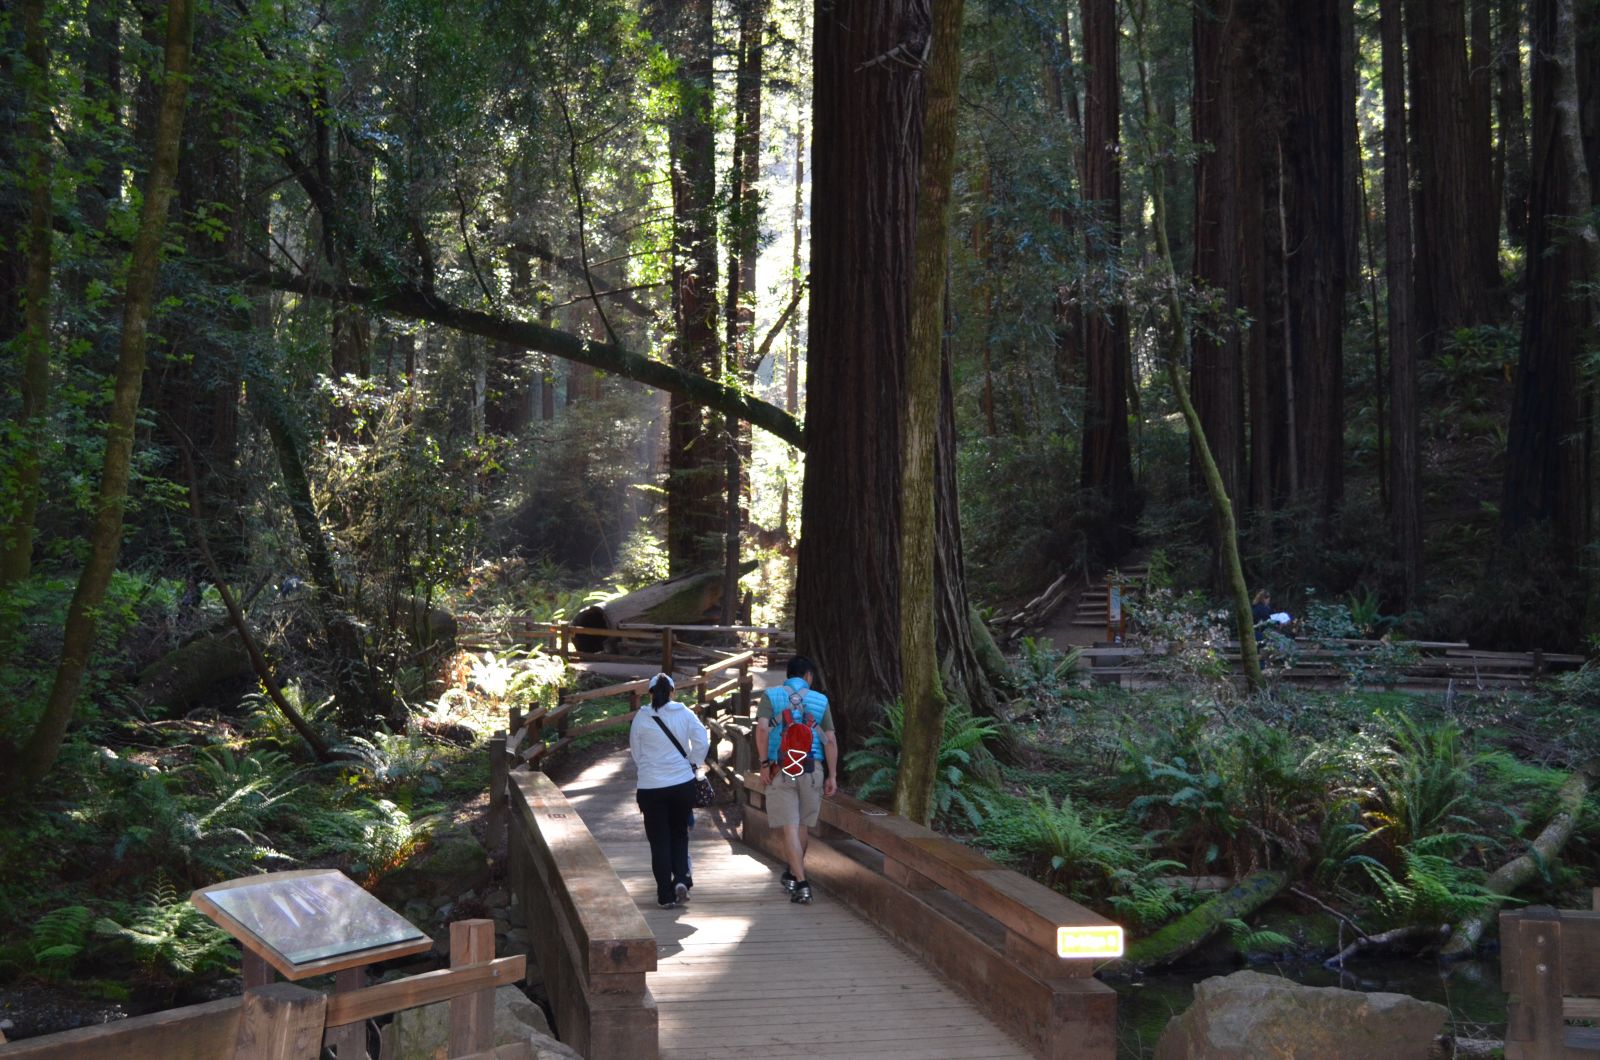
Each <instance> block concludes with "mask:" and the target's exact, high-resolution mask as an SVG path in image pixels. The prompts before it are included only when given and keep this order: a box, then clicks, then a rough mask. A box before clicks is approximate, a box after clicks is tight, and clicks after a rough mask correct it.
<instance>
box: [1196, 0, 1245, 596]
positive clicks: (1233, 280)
mask: <svg viewBox="0 0 1600 1060" xmlns="http://www.w3.org/2000/svg"><path fill="white" fill-rule="evenodd" d="M1234 8H1235V0H1219V2H1217V3H1214V4H1208V3H1201V4H1196V5H1195V9H1194V100H1193V103H1192V105H1191V108H1190V109H1191V114H1192V117H1193V134H1194V141H1195V143H1196V145H1199V146H1200V147H1201V151H1200V153H1199V154H1198V155H1197V156H1196V158H1195V167H1194V168H1195V172H1194V219H1195V233H1194V282H1195V286H1196V288H1197V289H1199V290H1201V291H1205V292H1207V293H1208V294H1209V295H1210V296H1211V297H1214V298H1215V299H1216V304H1217V306H1218V309H1219V313H1218V314H1217V315H1216V317H1215V318H1213V319H1208V320H1207V321H1206V326H1205V327H1203V328H1201V329H1199V330H1197V331H1196V332H1195V334H1194V351H1193V355H1192V360H1191V368H1190V373H1191V374H1190V379H1191V385H1192V391H1193V397H1194V404H1195V411H1196V412H1197V413H1198V414H1199V416H1200V423H1201V425H1202V426H1203V427H1204V428H1205V435H1206V439H1207V441H1209V442H1210V444H1211V451H1212V454H1213V455H1214V457H1215V458H1216V462H1217V471H1218V473H1219V474H1220V475H1221V476H1222V483H1223V486H1224V488H1225V489H1226V490H1227V492H1228V497H1229V498H1230V499H1231V500H1232V501H1233V502H1234V504H1235V505H1238V504H1241V503H1242V502H1243V500H1244V475H1245V429H1244V428H1245V404H1244V370H1243V369H1244V366H1243V360H1242V357H1241V351H1242V349H1243V342H1244V336H1243V335H1242V334H1241V329H1240V328H1239V327H1238V325H1237V324H1236V323H1235V318H1234V316H1233V314H1234V312H1235V310H1236V309H1238V308H1239V307H1240V306H1241V304H1242V292H1241V268H1240V261H1239V251H1240V218H1239V211H1240V209H1241V201H1240V195H1241V193H1242V192H1243V191H1244V190H1245V189H1244V188H1243V186H1242V185H1241V181H1240V169H1241V168H1242V167H1241V166H1240V163H1239V151H1240V144H1239V140H1238V131H1239V129H1240V122H1239V114H1238V106H1237V102H1236V99H1235V92H1234V79H1235V77H1236V76H1237V75H1236V73H1235V70H1236V68H1237V65H1238V63H1239V62H1240V52H1239V45H1240V43H1241V35H1240V27H1239V20H1238V18H1237V17H1236V15H1235V11H1234ZM1245 208H1249V207H1245ZM1190 446H1191V449H1193V448H1194V442H1193V440H1192V439H1191V442H1190ZM1191 462H1192V468H1193V471H1192V474H1193V478H1194V480H1195V481H1197V482H1198V481H1200V480H1201V471H1200V455H1199V453H1198V451H1195V452H1193V453H1192V454H1191ZM1213 544H1214V545H1218V546H1220V542H1213ZM1216 555H1217V556H1219V557H1220V556H1221V555H1222V551H1221V548H1220V547H1218V548H1217V549H1216ZM1212 576H1213V582H1214V583H1215V584H1216V585H1217V586H1218V587H1220V586H1221V585H1223V584H1224V580H1223V573H1222V571H1221V570H1220V569H1216V570H1214V571H1213V572H1212Z"/></svg>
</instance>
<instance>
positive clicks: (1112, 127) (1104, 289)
mask: <svg viewBox="0 0 1600 1060" xmlns="http://www.w3.org/2000/svg"><path fill="white" fill-rule="evenodd" d="M1083 61H1084V64H1085V65H1086V66H1087V67H1088V68H1089V73H1088V81H1087V84H1086V86H1085V88H1086V91H1085V100H1084V114H1083V138H1084V181H1083V199H1084V201H1085V202H1086V203H1087V204H1088V205H1089V207H1090V209H1091V210H1092V211H1093V213H1094V216H1095V221H1096V222H1097V223H1095V224H1092V225H1091V227H1092V228H1094V229H1095V230H1094V231H1092V232H1091V233H1090V234H1089V251H1090V261H1091V262H1093V263H1094V265H1093V267H1094V268H1095V270H1096V281H1097V283H1096V286H1097V288H1098V292H1097V295H1096V297H1094V298H1092V299H1091V303H1092V304H1091V306H1090V308H1089V309H1088V310H1087V311H1086V312H1085V316H1084V328H1083V332H1084V410H1083V487H1084V490H1085V492H1086V494H1087V495H1088V497H1089V499H1090V502H1091V503H1092V504H1093V505H1094V506H1095V509H1096V511H1095V513H1094V514H1095V516H1096V517H1097V518H1098V519H1099V520H1100V525H1099V533H1098V537H1099V543H1100V547H1101V550H1102V551H1103V552H1104V554H1105V555H1104V558H1105V559H1107V560H1114V559H1116V558H1117V556H1118V555H1119V554H1120V553H1121V552H1122V550H1123V549H1124V548H1126V547H1127V545H1128V543H1129V541H1130V540H1131V538H1132V529H1133V528H1132V521H1133V465H1132V462H1131V457H1130V454H1129V449H1128V383H1127V381H1128V315H1127V307H1126V306H1125V305H1124V304H1123V303H1122V301H1121V296H1120V294H1119V293H1118V291H1119V289H1120V284H1119V283H1118V279H1117V272H1118V270H1119V269H1120V268H1121V265H1120V262H1119V261H1118V257H1119V255H1120V251H1121V247H1122V166H1121V162H1120V160H1119V155H1120V151H1121V133H1120V123H1121V108H1122V99H1121V96H1122V91H1121V83H1120V81H1119V80H1118V73H1117V69H1118V68H1117V3H1116V0H1083Z"/></svg>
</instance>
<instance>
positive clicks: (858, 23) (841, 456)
mask: <svg viewBox="0 0 1600 1060" xmlns="http://www.w3.org/2000/svg"><path fill="white" fill-rule="evenodd" d="M833 14H834V17H832V18H819V19H817V20H816V28H815V36H814V42H815V51H814V52H813V54H814V56H815V78H814V83H815V95H814V103H813V149H812V179H813V184H812V189H813V191H812V195H813V198H812V202H813V210H812V224H813V235H812V244H811V246H812V265H811V297H810V303H811V315H810V334H811V342H810V344H809V349H810V355H809V358H808V361H807V389H808V390H809V391H810V392H811V393H815V394H827V395H829V400H828V401H826V402H819V403H816V404H814V405H812V406H811V407H810V409H809V412H808V417H807V418H808V424H807V428H806V436H807V439H808V440H809V443H810V444H809V445H808V447H807V451H806V479H805V490H804V493H803V507H802V511H801V520H802V533H801V537H800V551H799V572H798V575H797V578H796V584H795V623H796V627H795V628H796V632H797V643H798V646H799V650H800V651H801V652H802V653H805V654H808V655H810V656H811V657H812V658H813V659H815V660H816V662H817V663H818V665H819V667H820V668H821V671H822V674H821V677H822V681H823V683H824V686H825V690H826V691H827V692H828V693H829V695H830V696H832V697H833V702H834V703H835V704H836V706H837V708H838V710H839V715H840V717H839V721H840V726H841V729H842V730H843V738H844V739H845V740H846V741H847V742H848V741H851V740H853V739H860V738H864V737H865V736H866V735H867V730H868V726H869V725H870V724H871V722H872V721H873V720H875V719H876V718H877V717H878V715H879V712H880V710H881V708H882V707H883V705H884V704H885V703H887V702H889V701H891V700H892V699H893V698H894V697H895V696H896V695H897V694H899V691H900V642H899V638H900V584H899V583H900V558H899V550H900V505H899V504H898V503H897V500H896V499H897V498H898V497H899V496H900V454H901V449H900V441H901V416H902V413H903V409H902V400H903V392H904V386H905V369H906V351H907V344H908V342H909V323H910V304H909V303H910V297H911V280H912V270H913V263H914V256H913V249H914V248H913V237H914V217H915V212H916V190H917V165H918V159H919V158H920V156H921V138H922V98H921V97H922V91H921V85H920V80H921V79H920V76H919V75H918V74H917V73H916V65H917V64H913V65H912V66H907V65H906V64H905V63H904V62H899V61H896V60H897V57H904V56H918V57H920V56H921V55H922V54H923V49H924V48H925V47H926V46H927V42H928V32H929V30H928V26H929V21H928V19H929V11H928V7H927V4H926V2H925V0H872V2H862V3H857V4H851V5H847V6H844V5H840V6H836V7H834V8H833ZM949 367H950V366H949V364H948V363H946V364H945V366H944V369H943V371H944V381H943V383H942V388H943V397H942V402H943V409H942V412H941V414H940V418H939V451H938V455H937V457H936V461H935V471H934V473H935V478H936V484H937V493H936V495H935V502H934V503H935V508H934V512H935V519H936V520H937V525H938V530H937V533H938V551H937V554H936V556H935V564H936V566H935V570H934V583H935V587H936V597H937V601H938V615H937V622H938V639H939V655H940V660H941V666H942V668H943V670H944V674H945V688H946V691H947V692H949V693H950V694H951V695H953V696H954V695H962V694H965V696H966V698H967V699H968V700H969V701H970V702H971V703H972V705H973V707H974V709H975V710H978V711H990V712H992V710H993V702H992V698H991V695H992V694H991V693H990V691H989V685H988V683H987V680H986V679H985V677H984V675H983V671H982V667H981V665H980V664H979V663H978V660H977V656H976V652H975V651H974V649H973V644H972V636H971V628H970V625H969V609H968V602H967V597H966V586H965V580H964V574H963V569H962V563H961V536H960V527H959V523H958V513H957V510H956V503H955V497H956V495H955V490H956V484H955V474H956V467H955V459H954V447H955V411H954V409H955V404H954V397H953V391H952V388H951V385H950V376H949Z"/></svg>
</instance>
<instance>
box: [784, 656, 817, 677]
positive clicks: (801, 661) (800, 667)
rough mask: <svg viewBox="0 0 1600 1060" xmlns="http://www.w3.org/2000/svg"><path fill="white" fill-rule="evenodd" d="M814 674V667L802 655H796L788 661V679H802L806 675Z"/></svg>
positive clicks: (815, 670) (815, 669)
mask: <svg viewBox="0 0 1600 1060" xmlns="http://www.w3.org/2000/svg"><path fill="white" fill-rule="evenodd" d="M816 672H817V668H816V666H815V665H814V664H813V663H812V662H811V660H810V659H808V658H806V657H805V656H804V655H796V656H795V657H794V658H792V659H790V660H789V676H790V677H804V676H805V675H806V674H814V673H816Z"/></svg>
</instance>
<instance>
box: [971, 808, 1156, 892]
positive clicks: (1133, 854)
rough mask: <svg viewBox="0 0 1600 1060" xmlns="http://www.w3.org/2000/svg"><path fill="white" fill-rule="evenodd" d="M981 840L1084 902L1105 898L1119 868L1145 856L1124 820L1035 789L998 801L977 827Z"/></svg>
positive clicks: (1131, 868)
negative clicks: (1026, 796)
mask: <svg viewBox="0 0 1600 1060" xmlns="http://www.w3.org/2000/svg"><path fill="white" fill-rule="evenodd" d="M978 838H979V841H980V842H981V843H983V844H984V845H985V846H988V847H990V848H992V849H994V850H995V851H997V852H998V853H1000V854H1001V855H1002V856H1004V857H1006V858H1007V860H1010V861H1013V862H1015V863H1017V864H1018V865H1019V866H1021V867H1022V868H1024V869H1025V870H1026V871H1028V872H1029V873H1030V874H1032V875H1034V876H1037V877H1039V878H1041V879H1043V880H1044V881H1045V882H1047V883H1049V884H1050V885H1051V886H1053V887H1056V888H1058V889H1060V890H1062V891H1063V892H1065V893H1067V894H1070V895H1073V896H1074V897H1077V898H1079V899H1081V900H1084V901H1091V900H1097V899H1103V898H1105V897H1106V896H1107V895H1108V894H1109V893H1111V892H1112V891H1113V890H1114V889H1116V883H1117V881H1118V878H1119V874H1120V873H1129V872H1133V871H1135V870H1137V869H1138V868H1139V867H1140V866H1141V864H1142V863H1143V861H1144V858H1143V856H1142V854H1141V852H1140V849H1139V844H1138V843H1137V841H1136V840H1135V838H1134V836H1133V834H1132V833H1131V831H1130V829H1129V828H1128V826H1127V824H1126V822H1125V821H1122V820H1120V819H1118V818H1116V817H1112V816H1109V815H1106V814H1102V813H1099V812H1097V811H1093V810H1087V809H1083V808H1080V807H1079V806H1078V805H1077V804H1076V803H1074V802H1073V800H1072V799H1070V798H1068V797H1066V796H1062V798H1061V799H1060V801H1059V802H1058V801H1056V800H1055V799H1053V798H1052V797H1051V796H1050V794H1049V793H1048V792H1042V791H1035V792H1031V793H1030V794H1029V796H1028V798H1026V799H1016V798H1012V797H1009V796H1008V797H1005V798H1002V799H997V800H995V804H994V807H993V809H992V810H991V813H990V816H989V817H988V818H987V819H986V820H985V821H984V822H983V823H982V825H981V827H980V828H979V830H978Z"/></svg>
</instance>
